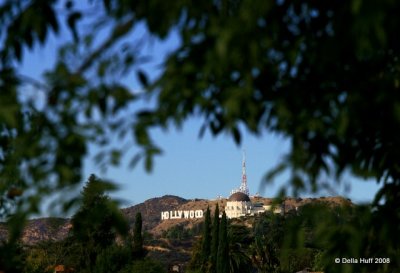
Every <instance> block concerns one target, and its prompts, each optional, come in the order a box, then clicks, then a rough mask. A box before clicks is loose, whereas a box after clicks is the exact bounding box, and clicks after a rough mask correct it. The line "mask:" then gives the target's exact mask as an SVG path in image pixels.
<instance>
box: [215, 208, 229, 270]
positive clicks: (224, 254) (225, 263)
mask: <svg viewBox="0 0 400 273" xmlns="http://www.w3.org/2000/svg"><path fill="white" fill-rule="evenodd" d="M218 241H219V242H218V253H217V266H216V268H217V273H229V246H228V223H227V220H226V214H225V211H224V212H223V213H222V218H221V223H220V225H219V234H218Z"/></svg>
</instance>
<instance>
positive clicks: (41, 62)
mask: <svg viewBox="0 0 400 273" xmlns="http://www.w3.org/2000/svg"><path fill="white" fill-rule="evenodd" d="M144 32H145V29H144V28H143V26H141V27H140V28H139V29H138V31H137V32H135V33H134V34H133V35H138V34H139V33H140V34H143V33H144ZM63 40H65V39H63ZM178 44H179V40H177V36H176V35H174V34H172V35H170V36H169V38H168V39H167V40H166V41H164V42H160V41H158V40H152V41H151V42H149V43H148V44H147V45H146V52H147V53H148V54H149V55H151V56H152V58H153V60H152V62H151V63H149V64H147V65H146V66H145V71H146V72H147V73H148V74H149V75H150V76H151V77H152V78H154V77H155V76H156V75H157V74H158V73H159V72H160V69H159V64H160V63H161V62H162V60H163V58H164V57H165V56H166V54H167V53H168V52H169V51H171V50H172V49H173V48H175V47H176V46H177V45H178ZM56 47H57V42H56V40H55V39H54V38H52V39H50V41H49V43H48V45H47V46H46V47H45V48H36V49H35V50H34V51H33V52H29V53H26V55H25V60H24V62H23V64H22V65H21V68H22V73H23V74H25V75H29V76H32V77H34V78H40V75H41V73H42V72H43V70H44V69H46V68H50V67H51V66H52V64H53V63H54V61H55V56H56ZM122 81H123V82H124V83H125V84H127V85H128V86H130V87H131V89H132V90H135V91H140V90H141V86H140V85H139V83H138V82H137V80H136V78H135V77H134V76H133V74H132V75H131V76H130V77H128V78H126V79H122ZM200 126H201V120H199V119H197V118H192V119H190V120H188V121H187V122H186V123H185V124H184V126H183V128H182V129H181V130H176V129H173V128H172V129H170V130H169V131H168V132H163V131H155V132H154V134H153V137H154V139H155V140H156V143H157V144H158V145H160V146H161V147H162V149H163V150H164V153H163V155H161V156H159V157H157V158H156V160H155V165H154V170H153V172H152V173H150V174H148V173H146V172H145V171H144V168H143V166H142V165H141V164H140V165H138V166H136V168H135V169H128V168H127V167H126V166H127V165H128V164H127V162H128V161H129V160H130V158H129V157H125V160H124V162H123V163H122V164H121V166H120V167H118V168H109V169H108V171H107V172H106V173H102V172H101V171H100V169H99V168H98V167H97V166H96V165H95V164H94V161H93V156H94V154H95V152H96V150H97V148H96V147H93V146H91V151H92V153H91V154H90V155H89V156H88V157H87V158H86V159H85V167H84V171H83V175H84V177H85V179H86V178H87V177H88V176H89V175H90V174H91V173H94V174H96V175H98V176H100V177H104V178H108V179H111V180H113V181H115V182H117V183H118V185H119V187H120V190H118V191H116V192H115V193H113V194H112V196H113V197H115V198H118V199H122V200H123V203H122V204H123V206H129V205H133V204H138V203H140V202H143V201H145V200H146V199H149V198H152V197H158V196H162V195H166V194H173V195H178V196H181V197H184V198H210V199H211V198H216V196H218V195H222V196H225V197H226V196H228V195H229V192H230V191H231V190H232V189H233V188H236V187H238V186H239V184H240V179H241V161H242V150H243V148H245V149H246V158H247V176H248V185H249V188H250V192H251V193H252V194H254V193H256V192H259V191H260V186H261V180H262V177H263V176H264V175H265V173H266V172H267V171H268V170H269V169H271V168H272V167H274V166H275V165H276V164H277V163H278V161H279V160H280V159H281V158H282V156H283V155H284V154H285V153H286V152H287V151H288V149H289V148H290V144H289V141H288V140H287V139H283V138H282V137H281V136H277V135H272V134H270V133H268V132H264V134H263V135H262V136H261V137H255V136H252V135H250V134H248V133H246V132H245V134H244V136H243V142H242V146H241V147H238V146H236V145H235V144H234V142H233V140H232V139H230V138H228V137H227V136H225V135H220V136H218V137H212V136H211V135H210V134H209V133H208V134H205V136H204V137H203V138H202V139H199V138H198V132H199V128H200ZM287 178H288V174H287V173H285V174H283V175H282V176H280V177H278V179H276V181H275V183H274V184H272V185H271V184H269V185H265V187H264V190H262V191H260V194H261V195H263V196H266V197H272V196H274V195H276V194H277V192H278V190H279V189H280V187H282V186H284V185H285V181H286V179H287ZM344 181H345V182H350V184H351V190H350V191H346V189H345V188H346V187H345V183H342V184H340V185H335V186H334V188H335V191H336V193H337V194H342V195H345V196H347V197H349V198H351V199H352V200H353V201H355V202H357V203H360V202H368V201H371V200H372V198H373V196H374V195H375V193H376V191H377V186H376V183H375V182H373V181H362V180H359V179H356V178H354V177H352V176H350V175H345V176H344ZM323 195H331V193H327V192H321V193H319V194H318V195H317V196H323Z"/></svg>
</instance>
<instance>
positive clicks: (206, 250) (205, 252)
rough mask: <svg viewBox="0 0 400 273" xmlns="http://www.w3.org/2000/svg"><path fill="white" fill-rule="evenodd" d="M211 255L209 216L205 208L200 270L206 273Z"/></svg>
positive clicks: (208, 211) (208, 210)
mask: <svg viewBox="0 0 400 273" xmlns="http://www.w3.org/2000/svg"><path fill="white" fill-rule="evenodd" d="M210 254H211V216H210V208H209V207H207V210H206V213H205V215H204V224H203V234H202V238H201V256H200V258H201V270H202V271H203V272H206V271H207V268H208V264H209V259H210Z"/></svg>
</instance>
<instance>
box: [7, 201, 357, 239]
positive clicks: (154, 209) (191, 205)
mask: <svg viewBox="0 0 400 273" xmlns="http://www.w3.org/2000/svg"><path fill="white" fill-rule="evenodd" d="M251 199H252V202H253V203H262V204H264V205H269V204H272V202H273V200H272V199H271V198H263V197H253V198H251ZM226 201H227V200H226V199H218V200H204V199H193V200H187V199H184V198H181V197H178V196H172V195H165V196H163V197H157V198H152V199H149V200H147V201H145V202H143V203H140V204H138V205H135V206H131V207H128V208H124V209H122V212H123V213H124V215H125V216H126V218H127V219H128V222H129V224H130V225H131V226H133V224H134V221H135V215H136V213H137V212H141V213H142V219H143V230H145V231H147V232H149V233H151V234H152V235H153V236H154V237H156V238H157V237H160V235H161V234H163V232H164V231H166V230H169V229H171V228H172V227H174V226H177V225H181V226H183V227H184V228H185V229H190V228H192V227H194V226H195V225H196V224H198V223H200V222H201V221H202V219H184V218H182V219H171V220H163V221H162V220H161V212H162V211H170V210H206V209H207V207H210V209H211V211H213V210H214V207H215V204H217V203H218V205H219V207H220V208H224V207H225V204H226ZM311 202H323V203H327V204H331V205H349V204H350V205H351V204H352V203H351V202H350V201H349V200H348V199H345V198H342V197H321V198H303V199H302V198H296V199H295V198H286V199H285V200H284V203H283V205H284V206H283V207H284V209H285V211H288V210H292V209H295V208H296V207H299V206H302V205H305V204H308V203H311ZM70 229H71V223H70V220H69V219H63V218H40V219H33V220H30V221H28V224H27V226H26V228H25V230H24V233H23V236H22V242H23V243H25V244H28V245H32V244H36V243H38V242H40V241H43V240H62V239H64V238H65V237H66V236H67V235H68V232H69V230H70ZM6 238H7V228H6V226H5V224H0V241H1V240H5V239H6Z"/></svg>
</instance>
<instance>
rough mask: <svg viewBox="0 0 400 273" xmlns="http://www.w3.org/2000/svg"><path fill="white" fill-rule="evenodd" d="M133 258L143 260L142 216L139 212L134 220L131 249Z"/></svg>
mask: <svg viewBox="0 0 400 273" xmlns="http://www.w3.org/2000/svg"><path fill="white" fill-rule="evenodd" d="M132 252H133V257H135V258H139V259H140V258H143V257H144V250H143V237H142V214H141V213H140V212H138V213H136V218H135V228H134V230H133V247H132Z"/></svg>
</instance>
